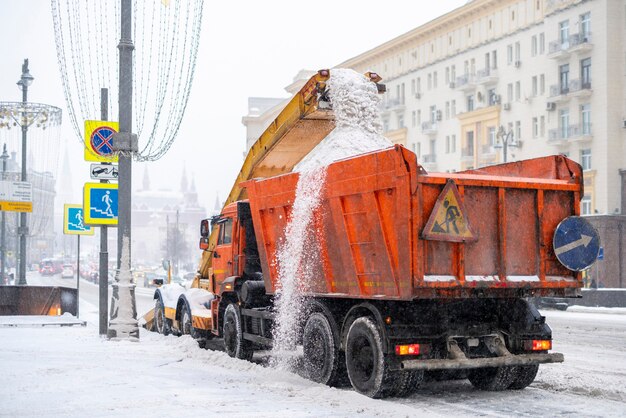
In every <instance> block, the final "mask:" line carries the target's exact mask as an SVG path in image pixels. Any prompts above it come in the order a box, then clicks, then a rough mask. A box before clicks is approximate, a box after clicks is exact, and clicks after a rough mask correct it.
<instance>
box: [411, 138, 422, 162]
mask: <svg viewBox="0 0 626 418" xmlns="http://www.w3.org/2000/svg"><path fill="white" fill-rule="evenodd" d="M413 152H414V153H415V155H417V158H419V157H420V156H421V155H422V144H420V143H419V142H418V143H417V144H415V149H414V150H413Z"/></svg>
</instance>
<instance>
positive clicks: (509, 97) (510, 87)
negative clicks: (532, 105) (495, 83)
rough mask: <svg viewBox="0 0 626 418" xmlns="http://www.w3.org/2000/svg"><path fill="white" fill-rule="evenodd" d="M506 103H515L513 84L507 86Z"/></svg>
mask: <svg viewBox="0 0 626 418" xmlns="http://www.w3.org/2000/svg"><path fill="white" fill-rule="evenodd" d="M506 101H507V102H508V103H511V102H512V101H513V83H509V84H507V85H506Z"/></svg>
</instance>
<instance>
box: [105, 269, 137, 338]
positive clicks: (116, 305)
mask: <svg viewBox="0 0 626 418" xmlns="http://www.w3.org/2000/svg"><path fill="white" fill-rule="evenodd" d="M124 273H126V274H127V275H128V277H130V271H129V270H127V271H126V272H124V271H120V272H119V277H120V278H121V277H122V276H123V275H124ZM112 288H113V291H112V295H111V321H110V322H109V329H108V332H107V338H108V339H110V340H131V341H139V325H138V323H137V306H136V304H135V285H134V284H132V283H131V282H130V280H129V279H127V283H123V282H122V280H120V282H118V283H113V285H112Z"/></svg>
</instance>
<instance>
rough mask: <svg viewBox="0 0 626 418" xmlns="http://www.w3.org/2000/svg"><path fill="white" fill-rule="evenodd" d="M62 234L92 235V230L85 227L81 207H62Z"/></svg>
mask: <svg viewBox="0 0 626 418" xmlns="http://www.w3.org/2000/svg"><path fill="white" fill-rule="evenodd" d="M63 208H64V210H63V233H64V234H66V235H93V233H94V229H93V228H92V227H90V226H87V225H85V223H84V222H85V216H84V215H83V213H84V210H83V207H82V206H81V205H67V204H66V205H64V207H63Z"/></svg>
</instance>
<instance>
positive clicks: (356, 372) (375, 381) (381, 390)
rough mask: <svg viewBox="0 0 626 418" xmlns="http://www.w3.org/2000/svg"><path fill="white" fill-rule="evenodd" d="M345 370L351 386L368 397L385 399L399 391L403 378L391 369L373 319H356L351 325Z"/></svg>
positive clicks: (347, 341) (347, 342)
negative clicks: (400, 381)
mask: <svg viewBox="0 0 626 418" xmlns="http://www.w3.org/2000/svg"><path fill="white" fill-rule="evenodd" d="M346 367H347V369H348V377H349V378H350V383H351V384H352V387H353V388H354V389H355V390H356V391H357V392H359V393H361V394H363V395H365V396H369V397H370V398H383V397H386V396H390V395H394V392H395V391H397V390H398V384H399V377H400V375H399V374H398V373H393V372H391V371H390V370H389V364H388V363H387V361H385V354H384V353H383V341H382V337H381V335H380V330H379V329H378V327H377V326H376V323H375V322H374V321H373V320H372V319H371V318H368V317H361V318H357V319H356V320H355V321H354V322H353V323H352V325H350V329H349V330H348V336H347V338H346Z"/></svg>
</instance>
